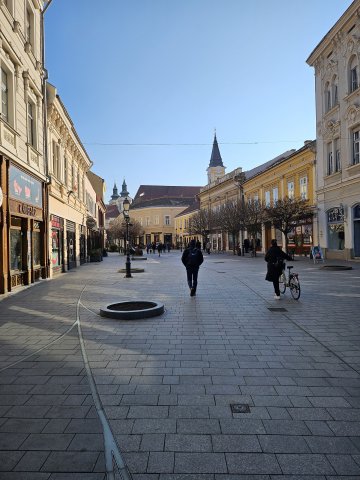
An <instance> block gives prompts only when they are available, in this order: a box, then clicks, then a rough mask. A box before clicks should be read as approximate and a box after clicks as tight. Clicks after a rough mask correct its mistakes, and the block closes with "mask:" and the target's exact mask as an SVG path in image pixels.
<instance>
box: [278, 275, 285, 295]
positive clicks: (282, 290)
mask: <svg viewBox="0 0 360 480" xmlns="http://www.w3.org/2000/svg"><path fill="white" fill-rule="evenodd" d="M279 289H280V293H285V290H286V275H285V273H284V272H283V273H282V274H281V275H280V277H279Z"/></svg>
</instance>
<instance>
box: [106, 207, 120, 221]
mask: <svg viewBox="0 0 360 480" xmlns="http://www.w3.org/2000/svg"><path fill="white" fill-rule="evenodd" d="M119 214H120V212H119V209H118V207H117V205H106V213H105V218H107V219H111V218H116V217H118V216H119Z"/></svg>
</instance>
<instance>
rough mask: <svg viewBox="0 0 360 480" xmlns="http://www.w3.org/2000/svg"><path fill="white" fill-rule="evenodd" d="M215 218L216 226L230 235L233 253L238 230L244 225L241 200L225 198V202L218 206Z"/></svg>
mask: <svg viewBox="0 0 360 480" xmlns="http://www.w3.org/2000/svg"><path fill="white" fill-rule="evenodd" d="M216 219H217V222H216V224H217V226H218V227H219V228H220V229H221V230H223V231H226V232H227V233H229V234H230V235H231V236H232V240H233V252H234V255H235V254H236V252H235V248H236V246H235V244H236V238H237V237H238V235H239V232H240V230H241V229H242V228H243V227H244V221H245V209H244V203H243V201H242V200H239V199H238V198H237V199H236V200H226V202H225V204H223V205H222V206H221V207H220V210H219V213H218V215H217V216H216Z"/></svg>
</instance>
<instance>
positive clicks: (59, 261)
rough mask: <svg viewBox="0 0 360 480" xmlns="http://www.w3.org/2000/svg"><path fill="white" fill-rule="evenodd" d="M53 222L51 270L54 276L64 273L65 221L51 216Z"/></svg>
mask: <svg viewBox="0 0 360 480" xmlns="http://www.w3.org/2000/svg"><path fill="white" fill-rule="evenodd" d="M50 222H51V269H52V273H53V274H57V273H61V272H63V271H64V219H63V218H61V217H58V216H57V215H51V216H50Z"/></svg>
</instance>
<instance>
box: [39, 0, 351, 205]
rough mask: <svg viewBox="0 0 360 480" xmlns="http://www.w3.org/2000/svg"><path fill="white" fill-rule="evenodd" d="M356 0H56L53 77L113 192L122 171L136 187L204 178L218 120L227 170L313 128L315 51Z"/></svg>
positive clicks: (49, 26)
mask: <svg viewBox="0 0 360 480" xmlns="http://www.w3.org/2000/svg"><path fill="white" fill-rule="evenodd" d="M350 4H351V0H300V1H296V0H251V1H248V0H107V1H105V2H98V1H97V0H53V2H52V3H51V5H50V6H49V8H48V10H47V12H46V14H45V31H46V66H47V68H48V70H49V81H50V82H51V83H53V84H54V85H55V86H56V87H57V90H58V94H59V95H60V97H61V99H62V101H63V102H64V104H65V106H66V108H67V110H68V112H69V114H70V116H71V118H72V120H73V123H74V125H75V128H76V130H77V133H78V135H79V136H80V138H81V140H82V142H83V144H84V146H85V148H86V150H87V152H88V154H89V156H90V158H91V159H92V161H93V163H94V166H93V171H94V172H95V173H96V174H97V175H99V176H101V177H102V178H104V179H105V182H106V186H107V192H106V195H105V200H106V201H108V200H109V198H110V195H111V194H112V187H113V184H114V181H116V183H117V186H118V188H119V190H120V189H121V184H122V182H123V179H124V178H125V180H126V182H127V185H128V189H129V191H130V195H131V196H132V197H134V196H135V193H136V191H137V189H138V187H139V185H140V184H156V185H200V186H203V185H205V184H206V183H207V177H206V169H207V167H208V165H209V160H210V155H211V148H212V142H213V136H214V128H216V132H217V138H218V142H219V147H220V152H221V155H222V159H223V162H224V165H225V166H226V167H227V169H226V172H230V171H231V170H233V169H234V168H237V167H242V168H243V170H248V169H250V168H253V167H255V166H256V165H259V164H261V163H264V162H266V161H268V160H270V159H271V158H274V157H275V156H277V155H279V154H280V153H282V152H284V151H286V150H289V149H291V148H296V149H297V148H300V147H301V146H302V145H303V142H304V140H312V139H315V81H314V70H313V68H311V67H309V66H308V65H307V64H306V59H307V57H308V56H309V54H310V53H311V52H312V50H313V49H314V48H315V47H316V45H317V44H318V43H319V42H320V40H321V39H322V37H323V36H324V35H325V34H326V33H327V32H328V31H329V30H330V28H331V27H332V26H333V25H334V23H335V22H336V21H337V20H338V19H339V18H340V16H341V15H342V14H343V13H344V11H345V10H346V9H347V8H348V6H349V5H350ZM126 144H127V145H126ZM129 144H131V145H129ZM155 144H166V145H155Z"/></svg>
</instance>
